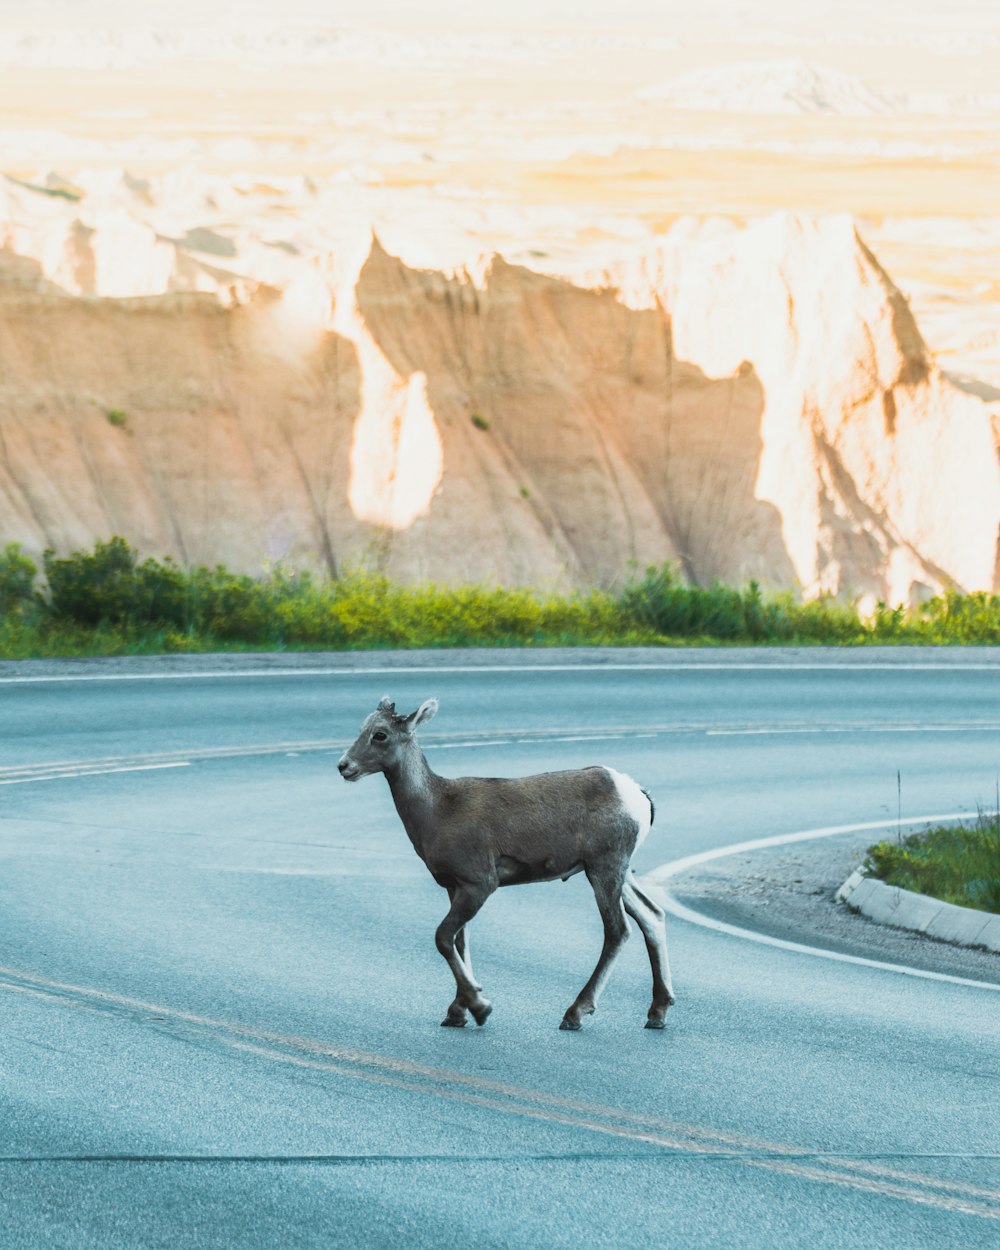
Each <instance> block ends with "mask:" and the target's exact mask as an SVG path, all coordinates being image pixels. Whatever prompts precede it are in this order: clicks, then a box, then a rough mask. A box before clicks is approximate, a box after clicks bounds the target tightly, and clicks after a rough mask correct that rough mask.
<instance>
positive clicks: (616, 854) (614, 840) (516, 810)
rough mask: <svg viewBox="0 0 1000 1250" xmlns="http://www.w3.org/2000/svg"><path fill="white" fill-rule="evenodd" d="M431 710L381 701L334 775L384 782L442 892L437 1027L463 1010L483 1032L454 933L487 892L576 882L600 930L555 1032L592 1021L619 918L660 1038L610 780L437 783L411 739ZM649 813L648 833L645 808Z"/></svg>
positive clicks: (660, 952) (650, 915) (659, 913)
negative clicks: (452, 992)
mask: <svg viewBox="0 0 1000 1250" xmlns="http://www.w3.org/2000/svg"><path fill="white" fill-rule="evenodd" d="M436 711H437V702H436V700H433V699H429V700H427V701H426V702H424V703H422V704H421V705H420V707H419V708H418V709H417V710H416V711H415V712H411V713H410V714H409V715H408V716H399V715H397V714H396V711H395V706H394V704H392V703H390V702H389V700H388V699H383V700H382V702H381V703H380V704H379V706H378V707H377V708H376V709H375V711H374V712H373V713H372V714H371V715H370V716H369V717H367V719H366V720H365V722H364V724H363V725H362V726H361V732H360V734H359V735H358V738H357V741H356V742H355V743H354V745H353V746H352V747H350V748H349V749H348V750H347V751H345V752H344V754H343V756H342V757H341V759H340V762H339V764H338V768H339V769H340V772H341V775H342V776H343V777H344V779H345V780H347V781H357V780H358V779H360V778H361V777H364V776H368V775H369V774H371V773H378V772H381V773H383V774H384V776H385V778H386V780H387V781H388V783H389V789H390V791H391V793H392V797H393V800H394V802H395V804H396V810H397V812H398V813H399V817H400V820H401V821H402V822H403V827H404V828H405V830H406V832H407V835H408V836H409V838H410V841H411V842H412V843H413V847H414V850H415V851H416V852H417V854H418V855H419V856H420V858H421V859H422V860H423V861H424V863H425V864H426V865H427V868H428V869H429V871H430V872H431V874H432V876H433V877H434V879H435V881H437V883H438V884H439V885H441V886H443V887H444V888H445V889H447V891H448V895H449V898H450V899H451V908H450V910H449V912H448V914H447V916H446V917H445V918H444V920H443V921H442V922H441V924H440V925H439V926H438V929H437V933H436V942H437V947H438V950H439V951H440V952H441V954H442V955H443V957H444V958H445V959H446V960H447V962H448V964H449V967H450V968H451V970H452V973H453V974H454V977H455V984H456V997H455V1000H454V1001H453V1002H452V1004H451V1006H450V1007H449V1008H448V1015H447V1016H446V1018H445V1019H444V1020H443V1021H442V1023H443V1024H446V1025H453V1026H459V1025H463V1024H465V1022H466V1011H467V1010H468V1011H471V1012H472V1014H473V1016H474V1018H475V1020H476V1022H477V1024H483V1023H484V1022H485V1020H486V1018H487V1016H488V1015H489V1014H490V1012H491V1010H492V1006H491V1004H490V1002H489V1000H488V999H486V998H484V997H483V996H482V993H481V988H482V987H481V986H479V985H478V984H477V983H476V981H475V979H474V977H473V974H472V963H471V958H470V956H469V949H468V935H467V932H466V929H467V926H468V923H469V921H471V920H472V918H473V917H474V916H475V914H476V913H477V912H478V911H479V909H480V907H481V906H482V905H483V903H484V902H485V901H486V899H487V898H489V896H490V895H491V894H492V893H493V892H494V890H496V889H498V888H499V887H500V886H504V885H522V884H525V883H527V882H535V881H554V880H558V879H562V880H566V879H567V878H568V877H571V876H573V875H574V874H575V873H578V872H585V873H586V874H587V878H588V880H589V881H590V884H591V886H592V887H593V890H594V895H595V898H596V899H597V905H598V907H599V909H600V912H601V918H602V920H603V922H604V946H603V949H602V951H601V957H600V959H599V960H598V963H597V966H596V968H595V969H594V972H593V973H592V975H591V977H590V979H589V980H588V982H587V984H586V985H585V986H584V987H583V989H582V990H581V991H580V993H579V994H578V995H577V998H576V1000H575V1001H574V1003H573V1004H572V1005H571V1006H570V1007H569V1008H568V1010H567V1011H566V1014H565V1015H564V1017H563V1021H562V1024H561V1026H560V1027H561V1028H564V1029H572V1030H575V1029H579V1027H580V1020H581V1017H582V1016H584V1015H588V1014H590V1013H592V1012H593V1011H594V1009H595V1007H596V1004H597V999H598V997H599V995H600V992H601V990H602V989H603V986H604V983H605V981H606V979H607V976H608V973H609V972H610V969H611V965H612V963H613V962H614V960H615V958H616V956H617V955H618V953H619V951H620V950H621V947H622V946H623V945H624V943H625V941H626V939H627V938H628V925H627V923H626V920H625V913H626V912H627V913H628V915H630V916H631V917H632V918H633V920H635V921H636V923H637V924H638V925H639V928H640V929H641V930H642V933H643V936H644V938H645V940H646V946H647V950H648V952H649V957H650V964H651V967H652V970H653V1003H652V1006H651V1007H650V1009H649V1014H648V1017H647V1021H646V1023H647V1027H650V1028H662V1027H663V1024H664V1022H665V1019H666V1013H667V1008H668V1006H669V1005H670V1004H671V1003H672V1002H673V1001H674V999H673V992H672V989H671V984H670V969H669V963H668V961H667V951H666V933H665V924H664V915H663V910H662V908H660V907H659V905H658V904H657V903H656V902H655V901H654V900H653V899H652V898H651V897H650V896H649V894H648V893H647V891H646V890H645V889H643V888H641V887H640V886H639V883H638V882H637V880H636V879H635V877H634V874H633V873H632V870H631V866H630V861H631V857H632V853H633V851H634V850H635V846H636V841H637V839H638V835H639V829H640V826H639V824H638V823H637V821H636V819H635V818H634V816H633V815H632V814H630V813H629V811H628V810H627V808H626V807H625V806H624V804H623V802H622V796H621V794H620V793H619V790H618V786H617V784H616V782H615V780H614V777H613V776H612V774H611V773H610V772H609V771H608V770H607V769H606V768H604V767H602V766H599V765H598V766H593V767H589V768H575V769H569V770H566V771H563V772H551V773H536V774H534V775H533V776H529V777H517V778H504V777H457V778H447V777H440V776H438V774H437V773H435V772H433V770H432V769H431V768H430V766H429V765H428V763H427V760H426V757H425V756H424V753H423V751H421V749H420V747H419V746H418V744H417V741H416V737H415V731H416V729H417V727H418V726H419V725H421V724H424V723H426V722H427V721H429V720H430V719H431V717H432V716H433V715H434V713H435V712H436ZM643 793H645V791H643ZM648 797H649V796H648V795H647V798H648ZM649 806H650V823H652V815H653V804H652V800H651V799H649Z"/></svg>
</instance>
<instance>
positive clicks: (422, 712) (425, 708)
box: [406, 699, 438, 731]
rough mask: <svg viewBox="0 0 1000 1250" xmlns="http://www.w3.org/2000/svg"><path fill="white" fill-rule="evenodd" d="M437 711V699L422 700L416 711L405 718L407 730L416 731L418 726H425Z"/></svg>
mask: <svg viewBox="0 0 1000 1250" xmlns="http://www.w3.org/2000/svg"><path fill="white" fill-rule="evenodd" d="M437 710H438V701H437V699H424V701H423V703H421V705H420V706H419V707H418V708H417V710H416V711H415V712H411V713H410V715H409V716H407V718H406V721H407V728H409V729H410V730H411V731H412V730H414V729H416V727H417V726H418V725H424V724H426V723H427V721H429V720H432V719H433V717H434V713H435V712H436V711H437Z"/></svg>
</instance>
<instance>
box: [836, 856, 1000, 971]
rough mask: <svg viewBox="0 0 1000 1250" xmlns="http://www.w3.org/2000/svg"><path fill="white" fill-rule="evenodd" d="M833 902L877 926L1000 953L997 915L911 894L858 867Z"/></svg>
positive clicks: (923, 895)
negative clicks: (868, 874) (884, 925)
mask: <svg viewBox="0 0 1000 1250" xmlns="http://www.w3.org/2000/svg"><path fill="white" fill-rule="evenodd" d="M836 897H837V901H838V902H841V903H846V904H847V905H848V907H852V908H853V909H854V910H855V911H859V912H861V914H862V915H863V916H867V917H868V919H869V920H874V921H876V923H878V924H887V925H892V926H893V927H894V928H897V929H911V930H913V931H914V932H916V933H926V934H927V936H928V937H932V938H937V939H938V941H941V942H952V943H954V944H955V945H956V946H977V947H982V948H985V949H986V950H988V951H995V952H997V953H1000V916H995V915H994V914H993V913H992V912H988V911H977V910H976V909H975V908H974V907H957V906H956V905H955V904H954V903H942V902H941V900H940V899H937V898H929V897H928V896H927V895H926V894H914V893H913V892H912V891H911V890H901V889H900V888H899V887H898V886H895V885H886V883H885V882H884V881H878V880H876V878H875V877H866V876H865V875H864V873H863V872H862V871H861V869H860V868H856V869H855V870H854V872H852V873H851V875H850V876H849V877H848V878H847V880H846V881H845V882H844V884H843V885H842V886H841V887H840V889H839V890H838V891H837V895H836Z"/></svg>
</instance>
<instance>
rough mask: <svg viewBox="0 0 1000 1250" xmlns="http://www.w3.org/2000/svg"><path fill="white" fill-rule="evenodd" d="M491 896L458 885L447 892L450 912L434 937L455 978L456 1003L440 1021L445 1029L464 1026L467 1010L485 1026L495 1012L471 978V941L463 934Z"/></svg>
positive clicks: (478, 1022)
mask: <svg viewBox="0 0 1000 1250" xmlns="http://www.w3.org/2000/svg"><path fill="white" fill-rule="evenodd" d="M491 893H492V890H485V891H484V890H476V889H474V888H472V887H469V886H458V887H456V888H455V889H453V890H449V891H448V895H449V897H450V899H451V909H450V910H449V912H448V914H447V916H445V918H444V920H442V921H441V923H440V924H439V925H438V928H437V933H436V934H435V935H434V940H435V942H436V944H437V948H438V950H439V951H440V952H441V954H442V956H443V957H444V959H445V960H447V963H448V967H449V968H450V969H451V971H452V975H453V976H454V978H455V1000H454V1002H453V1003H452V1004H451V1006H450V1007H449V1008H448V1014H447V1016H445V1018H444V1020H442V1021H441V1023H442V1024H443V1025H445V1026H448V1027H453V1028H454V1027H461V1025H463V1024H464V1023H465V1012H466V1010H468V1011H471V1012H472V1015H473V1018H474V1019H475V1021H476V1024H485V1023H486V1018H487V1016H488V1015H489V1014H490V1012H491V1011H492V1010H493V1004H492V1003H491V1002H490V1000H489V999H488V998H484V997H483V995H482V993H481V992H480V991H481V990H482V986H481V985H479V984H477V982H476V980H475V978H474V977H473V975H472V964H471V961H469V957H468V949H469V947H468V938H467V936H466V935H465V932H464V930H465V926H466V925H467V924H468V923H469V921H470V920H471V919H472V917H473V916H474V915H475V914H476V912H477V911H479V909H480V907H482V905H483V903H485V901H486V900H487V898H489V896H490V894H491ZM459 1012H461V1016H459Z"/></svg>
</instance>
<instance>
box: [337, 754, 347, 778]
mask: <svg viewBox="0 0 1000 1250" xmlns="http://www.w3.org/2000/svg"><path fill="white" fill-rule="evenodd" d="M349 767H350V765H349V764H348V762H347V756H346V755H342V756H341V757H340V761H339V762H338V764H337V771H338V772H339V773H340V775H341V777H343V775H344V773H346V772H347V770H348V768H349Z"/></svg>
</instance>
